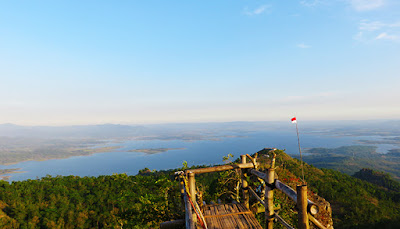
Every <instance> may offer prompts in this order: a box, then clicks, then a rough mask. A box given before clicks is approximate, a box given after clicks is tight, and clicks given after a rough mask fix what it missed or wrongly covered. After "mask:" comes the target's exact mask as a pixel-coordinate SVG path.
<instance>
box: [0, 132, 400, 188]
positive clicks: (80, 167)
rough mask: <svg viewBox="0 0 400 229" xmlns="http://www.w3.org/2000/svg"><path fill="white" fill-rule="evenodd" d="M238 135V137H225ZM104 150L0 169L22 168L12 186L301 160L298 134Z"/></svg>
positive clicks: (344, 142)
mask: <svg viewBox="0 0 400 229" xmlns="http://www.w3.org/2000/svg"><path fill="white" fill-rule="evenodd" d="M224 135H237V133H224ZM377 138H379V137H377V136H367V137H365V136H363V137H354V136H328V135H318V134H303V135H301V138H300V140H301V147H302V149H303V151H304V150H305V149H307V148H315V147H324V148H334V147H339V146H348V145H356V144H359V143H358V142H357V140H360V139H366V140H371V139H377ZM104 146H119V147H121V148H119V149H118V150H115V151H113V152H107V153H96V154H92V155H90V156H78V157H70V158H67V159H53V160H47V161H26V162H21V163H18V164H14V165H7V166H0V169H10V168H21V171H23V173H12V174H8V175H9V176H11V177H10V181H20V180H27V179H36V178H40V177H44V176H46V175H51V176H57V175H62V176H67V175H76V176H99V175H111V174H113V173H127V174H128V175H136V174H137V173H138V171H139V170H140V169H143V168H145V167H147V168H149V169H151V170H154V169H156V170H164V169H173V168H179V167H182V163H183V161H187V162H188V164H189V166H191V165H202V164H205V165H211V164H218V163H222V157H223V156H226V155H228V154H229V153H231V154H233V155H234V156H235V158H236V157H239V155H241V154H246V153H248V154H252V153H255V152H257V151H259V150H261V149H263V148H278V149H285V150H286V153H288V154H290V155H298V146H297V137H296V133H295V132H294V133H293V132H285V131H281V132H277V131H262V132H253V133H246V134H245V135H243V136H234V137H221V138H220V139H219V140H195V141H183V140H135V141H124V142H120V143H108V144H106V145H104ZM375 146H377V147H378V152H381V153H386V152H387V150H389V149H393V148H397V147H396V146H394V145H388V144H379V145H375ZM148 148H170V149H178V148H179V149H178V150H169V151H166V152H161V153H156V154H146V153H141V152H128V151H130V150H133V149H148Z"/></svg>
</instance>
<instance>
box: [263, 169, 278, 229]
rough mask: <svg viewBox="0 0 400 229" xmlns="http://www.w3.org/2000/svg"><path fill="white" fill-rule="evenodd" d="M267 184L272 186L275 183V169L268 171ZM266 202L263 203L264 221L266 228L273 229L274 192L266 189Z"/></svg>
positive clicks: (268, 188)
mask: <svg viewBox="0 0 400 229" xmlns="http://www.w3.org/2000/svg"><path fill="white" fill-rule="evenodd" d="M267 179H268V180H267V183H268V184H274V182H275V168H270V169H268V177H267ZM266 196H267V201H265V205H264V207H265V219H266V228H267V229H273V228H274V214H275V212H274V191H273V190H272V189H271V188H270V187H267V193H266Z"/></svg>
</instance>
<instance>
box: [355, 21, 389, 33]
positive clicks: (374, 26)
mask: <svg viewBox="0 0 400 229" xmlns="http://www.w3.org/2000/svg"><path fill="white" fill-rule="evenodd" d="M386 26H387V25H386V24H385V23H382V22H380V21H373V22H368V21H362V22H360V26H359V29H360V30H361V31H376V30H380V29H382V28H383V27H386Z"/></svg>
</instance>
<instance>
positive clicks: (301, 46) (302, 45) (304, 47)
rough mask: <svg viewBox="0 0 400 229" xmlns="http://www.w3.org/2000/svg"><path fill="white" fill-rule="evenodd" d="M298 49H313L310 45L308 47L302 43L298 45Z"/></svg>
mask: <svg viewBox="0 0 400 229" xmlns="http://www.w3.org/2000/svg"><path fill="white" fill-rule="evenodd" d="M297 47H298V48H302V49H308V48H311V46H310V45H306V44H304V43H300V44H298V45H297Z"/></svg>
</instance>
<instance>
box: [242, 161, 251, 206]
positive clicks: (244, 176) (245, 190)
mask: <svg viewBox="0 0 400 229" xmlns="http://www.w3.org/2000/svg"><path fill="white" fill-rule="evenodd" d="M240 158H241V160H242V164H246V155H240ZM248 187H249V184H248V183H247V174H246V173H244V172H243V169H242V188H243V200H244V201H243V202H244V205H245V206H246V207H247V208H248V209H250V205H249V199H250V198H249V190H248Z"/></svg>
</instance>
